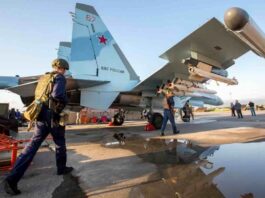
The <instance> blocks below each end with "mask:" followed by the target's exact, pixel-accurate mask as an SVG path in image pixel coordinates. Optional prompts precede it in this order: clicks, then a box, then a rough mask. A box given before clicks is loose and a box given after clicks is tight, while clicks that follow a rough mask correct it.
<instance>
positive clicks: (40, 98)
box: [23, 72, 56, 125]
mask: <svg viewBox="0 0 265 198" xmlns="http://www.w3.org/2000/svg"><path fill="white" fill-rule="evenodd" d="M55 76H56V73H53V72H51V73H46V74H44V75H43V76H41V77H40V79H39V81H38V84H37V87H36V89H35V99H34V101H33V102H32V103H31V104H30V105H29V106H27V108H26V110H25V112H24V113H23V116H24V118H25V119H27V120H28V121H30V124H31V125H32V122H33V121H35V120H36V119H37V117H38V115H39V114H40V111H41V109H42V105H43V104H46V105H48V103H49V97H50V94H51V92H52V88H53V83H54V78H55Z"/></svg>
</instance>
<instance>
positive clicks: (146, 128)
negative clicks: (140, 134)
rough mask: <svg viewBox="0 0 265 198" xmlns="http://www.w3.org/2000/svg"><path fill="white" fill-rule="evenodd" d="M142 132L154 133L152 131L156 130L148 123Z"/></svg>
mask: <svg viewBox="0 0 265 198" xmlns="http://www.w3.org/2000/svg"><path fill="white" fill-rule="evenodd" d="M144 130H145V131H154V130H156V128H155V127H154V126H153V125H152V124H151V123H148V124H147V125H145V126H144Z"/></svg>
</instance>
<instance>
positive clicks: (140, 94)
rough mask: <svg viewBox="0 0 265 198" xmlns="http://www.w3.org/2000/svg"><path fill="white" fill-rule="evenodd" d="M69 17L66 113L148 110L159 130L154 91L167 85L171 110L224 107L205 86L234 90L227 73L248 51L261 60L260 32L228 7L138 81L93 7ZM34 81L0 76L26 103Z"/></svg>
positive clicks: (63, 54)
mask: <svg viewBox="0 0 265 198" xmlns="http://www.w3.org/2000/svg"><path fill="white" fill-rule="evenodd" d="M71 15H72V17H73V18H72V19H73V31H72V41H71V43H70V42H61V43H60V46H59V50H58V57H60V58H64V59H66V60H67V61H69V63H70V70H69V73H68V74H67V91H68V96H69V108H70V109H72V110H76V109H78V108H80V107H89V108H94V109H102V110H105V109H108V108H131V109H135V110H136V109H137V110H139V109H144V108H148V109H150V110H151V112H152V116H151V117H150V119H149V121H150V122H151V123H152V124H153V125H154V126H155V127H156V128H157V129H158V128H160V127H161V124H162V115H161V114H160V113H157V112H155V111H156V110H157V109H161V108H162V105H161V103H162V102H161V101H162V96H161V95H158V94H157V87H158V88H159V89H163V87H164V86H165V84H166V82H170V83H169V84H170V86H168V87H167V88H169V89H171V90H172V91H173V93H174V95H175V97H174V100H175V106H176V107H179V108H180V107H183V105H184V104H185V103H186V101H187V100H189V103H190V104H192V105H197V106H202V105H204V104H210V105H222V104H223V102H222V100H221V98H219V97H218V96H217V95H216V92H215V91H214V90H209V89H207V88H205V87H204V85H203V83H205V82H207V81H208V80H209V79H213V80H215V81H220V82H223V83H226V84H228V85H236V84H237V83H238V82H237V80H236V79H234V78H228V73H227V71H226V69H227V68H229V67H231V66H232V65H234V64H235V62H234V60H235V59H237V58H238V57H240V56H242V55H243V54H245V53H246V52H248V51H249V50H252V51H254V52H255V53H256V54H257V55H259V56H262V57H265V39H264V38H265V37H264V33H263V32H262V31H261V30H260V29H259V28H258V27H257V25H256V24H255V23H254V21H253V19H251V17H250V16H249V15H248V13H247V12H246V11H244V10H242V9H240V8H231V9H229V10H228V11H227V12H226V13H225V23H226V25H224V24H223V23H222V22H220V21H219V20H217V19H216V18H212V19H210V20H209V21H207V22H206V23H205V24H203V25H202V26H201V27H200V28H198V29H197V30H195V31H194V32H192V33H191V34H190V35H188V36H187V37H186V38H184V39H183V40H181V41H180V42H178V43H177V44H176V45H174V46H173V47H171V48H170V49H168V50H167V51H166V52H165V53H163V54H162V55H161V56H160V57H161V58H164V59H166V60H167V61H168V63H166V64H165V65H164V66H162V67H161V69H159V70H158V71H156V72H154V73H153V74H152V75H150V76H149V77H148V78H146V79H145V80H143V81H141V82H140V79H139V76H138V75H137V74H136V72H135V71H134V69H133V67H132V66H131V65H130V63H129V62H128V60H127V59H126V57H125V55H124V54H123V53H122V51H121V49H120V48H119V46H118V44H117V43H116V41H115V40H114V38H113V37H112V35H111V33H110V32H109V30H108V29H107V27H106V26H105V24H104V23H103V21H102V19H101V18H100V16H99V14H98V13H97V11H96V10H95V8H94V7H92V6H90V5H85V4H80V3H77V4H76V7H75V12H74V13H71ZM38 77H39V76H33V77H13V78H8V79H6V81H2V80H3V79H4V78H7V77H2V78H0V85H1V87H7V89H8V90H10V91H12V92H14V93H17V94H19V95H20V96H21V99H22V101H23V102H24V103H25V104H29V103H30V102H31V101H33V96H34V88H35V87H36V84H37V79H38ZM11 80H12V81H11ZM11 82H12V83H11ZM15 85H16V86H15ZM114 121H115V123H116V124H117V125H121V124H122V123H123V121H124V119H123V117H122V116H116V118H115V120H114Z"/></svg>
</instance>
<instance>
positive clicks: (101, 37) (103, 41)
mask: <svg viewBox="0 0 265 198" xmlns="http://www.w3.org/2000/svg"><path fill="white" fill-rule="evenodd" d="M98 39H99V43H104V44H105V45H106V42H107V40H108V39H106V38H105V37H104V35H102V36H99V37H98Z"/></svg>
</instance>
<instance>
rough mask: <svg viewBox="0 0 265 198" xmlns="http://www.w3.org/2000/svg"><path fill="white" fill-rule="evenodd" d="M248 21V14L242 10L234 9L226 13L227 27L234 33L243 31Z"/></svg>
mask: <svg viewBox="0 0 265 198" xmlns="http://www.w3.org/2000/svg"><path fill="white" fill-rule="evenodd" d="M248 21H249V15H248V13H247V12H246V11H245V10H243V9H241V8H237V7H232V8H229V9H228V10H227V11H226V12H225V16H224V22H225V25H226V26H227V27H228V28H229V29H230V30H232V31H238V30H240V29H242V28H243V27H244V26H245V25H246V23H247V22H248Z"/></svg>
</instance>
